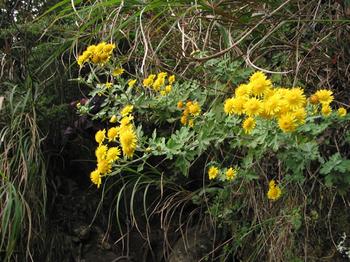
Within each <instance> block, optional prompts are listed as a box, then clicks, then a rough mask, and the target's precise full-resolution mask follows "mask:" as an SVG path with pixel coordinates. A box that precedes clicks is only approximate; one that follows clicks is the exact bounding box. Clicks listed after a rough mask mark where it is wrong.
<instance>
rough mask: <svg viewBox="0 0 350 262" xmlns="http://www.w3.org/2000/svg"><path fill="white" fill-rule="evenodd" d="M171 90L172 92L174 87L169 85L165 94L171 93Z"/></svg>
mask: <svg viewBox="0 0 350 262" xmlns="http://www.w3.org/2000/svg"><path fill="white" fill-rule="evenodd" d="M171 90H172V86H171V85H167V86H166V87H165V92H167V93H170V92H171Z"/></svg>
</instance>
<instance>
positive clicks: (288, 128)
mask: <svg viewBox="0 0 350 262" xmlns="http://www.w3.org/2000/svg"><path fill="white" fill-rule="evenodd" d="M296 122H297V120H296V118H295V116H294V115H293V114H291V113H287V114H285V115H282V116H280V118H279V119H278V126H279V127H280V128H281V129H282V131H283V132H285V133H288V132H293V131H294V130H295V128H296V127H297V125H296Z"/></svg>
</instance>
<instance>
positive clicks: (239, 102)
mask: <svg viewBox="0 0 350 262" xmlns="http://www.w3.org/2000/svg"><path fill="white" fill-rule="evenodd" d="M245 102H246V99H245V98H244V97H236V98H228V99H226V100H225V103H224V111H225V113H226V114H228V115H232V114H237V115H241V114H243V112H244V104H245Z"/></svg>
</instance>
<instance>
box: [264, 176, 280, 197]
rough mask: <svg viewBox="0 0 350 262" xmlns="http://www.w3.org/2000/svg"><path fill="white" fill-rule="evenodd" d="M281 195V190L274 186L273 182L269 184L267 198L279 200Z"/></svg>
mask: <svg viewBox="0 0 350 262" xmlns="http://www.w3.org/2000/svg"><path fill="white" fill-rule="evenodd" d="M281 195H282V190H281V188H280V187H279V186H277V185H276V182H275V180H271V181H270V182H269V191H268V192H267V198H268V199H270V200H272V201H275V200H277V199H279V198H280V197H281Z"/></svg>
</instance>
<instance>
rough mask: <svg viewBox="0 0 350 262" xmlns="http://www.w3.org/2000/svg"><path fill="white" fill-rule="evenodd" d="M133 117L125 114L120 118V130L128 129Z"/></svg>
mask: <svg viewBox="0 0 350 262" xmlns="http://www.w3.org/2000/svg"><path fill="white" fill-rule="evenodd" d="M133 119H134V117H133V116H131V115H129V116H125V117H123V118H122V119H121V120H120V131H121V130H124V129H125V128H126V129H128V128H129V127H130V125H131V121H132V120H133Z"/></svg>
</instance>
